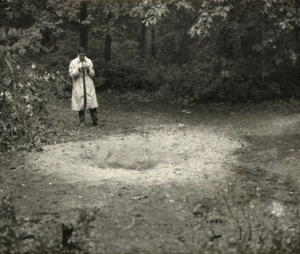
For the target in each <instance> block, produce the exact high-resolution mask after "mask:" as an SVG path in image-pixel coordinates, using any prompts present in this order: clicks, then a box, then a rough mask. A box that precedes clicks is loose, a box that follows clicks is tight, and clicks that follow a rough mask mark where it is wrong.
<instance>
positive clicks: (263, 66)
mask: <svg viewBox="0 0 300 254" xmlns="http://www.w3.org/2000/svg"><path fill="white" fill-rule="evenodd" d="M260 24H261V45H262V49H261V76H262V78H264V77H265V76H266V49H265V40H266V23H265V20H264V17H262V18H261V23H260Z"/></svg>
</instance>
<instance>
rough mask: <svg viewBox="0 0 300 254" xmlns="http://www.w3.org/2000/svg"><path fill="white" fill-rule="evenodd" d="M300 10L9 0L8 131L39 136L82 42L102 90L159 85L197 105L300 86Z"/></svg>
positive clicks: (295, 4)
mask: <svg viewBox="0 0 300 254" xmlns="http://www.w3.org/2000/svg"><path fill="white" fill-rule="evenodd" d="M299 11H300V5H299V0H291V1H285V0H264V1H251V0H247V1H241V0H214V1H195V0H170V1H162V0H155V1H154V0H148V1H112V0H111V1H108V0H107V1H73V0H65V1H59V0H43V1H37V0H26V1H23V0H22V1H21V0H3V1H2V2H1V4H0V58H1V61H0V67H1V70H2V77H1V86H0V93H1V101H0V102H1V109H0V110H1V120H0V129H1V135H0V139H1V140H0V141H1V142H10V141H11V140H12V139H15V138H18V139H19V138H20V137H21V136H22V137H27V140H32V138H33V139H34V136H35V135H34V134H32V135H29V134H28V133H29V131H28V130H29V129H30V128H29V126H31V125H32V123H33V122H34V121H38V120H36V117H37V113H36V112H37V111H43V110H44V109H45V106H44V103H45V98H44V97H45V95H46V94H47V93H49V92H51V95H54V94H56V95H59V97H65V91H64V90H65V89H69V90H70V89H71V85H70V80H69V78H68V65H69V62H70V60H71V59H72V58H74V57H75V56H76V49H77V47H78V45H79V42H80V43H81V44H82V43H84V44H86V45H87V46H88V56H89V57H90V58H91V59H92V60H93V62H94V66H95V70H96V77H95V79H94V81H95V84H96V87H97V88H98V89H99V90H105V89H117V90H119V91H120V92H125V91H128V90H136V89H145V90H146V91H149V90H154V91H159V92H160V93H161V94H163V95H165V96H167V97H169V98H170V97H172V98H173V97H175V98H178V100H180V101H183V100H186V101H187V102H188V103H187V105H188V104H189V103H191V102H206V101H247V100H255V101H258V100H269V99H273V98H279V97H280V98H281V97H286V96H288V97H291V96H299V73H300V72H299V59H298V58H299V47H300V44H299ZM79 37H80V40H79ZM33 63H34V64H35V65H37V66H38V68H37V69H36V70H35V72H37V70H38V72H40V73H39V74H38V75H35V76H41V75H42V76H44V75H45V72H46V71H47V73H49V75H50V74H51V75H52V74H55V73H57V71H59V72H60V75H59V76H60V80H61V81H58V79H56V80H55V82H52V83H51V82H50V83H51V84H52V88H53V87H55V89H52V90H47V89H48V86H49V79H47V78H46V79H44V78H43V80H42V79H39V78H36V77H34V78H33V76H31V77H29V76H28V75H29V73H30V71H28V69H29V68H30V66H31V65H32V64H33ZM61 75H62V77H61ZM57 81H58V82H57ZM28 84H30V86H31V87H29V85H28ZM34 89H36V91H34ZM28 91H30V93H28ZM24 96H29V97H30V98H31V100H30V101H31V102H30V107H29V103H28V102H27V104H26V103H25V102H24ZM47 96H48V97H49V94H47ZM31 107H32V110H33V114H31V115H30V113H28V112H29V111H30V110H29V109H30V108H31ZM33 119H35V120H33ZM23 127H24V128H23ZM29 136H30V138H29ZM30 142H31V141H30Z"/></svg>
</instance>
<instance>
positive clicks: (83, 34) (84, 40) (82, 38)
mask: <svg viewBox="0 0 300 254" xmlns="http://www.w3.org/2000/svg"><path fill="white" fill-rule="evenodd" d="M87 16H88V15H87V2H82V3H81V8H80V22H82V21H84V20H85V19H86V18H87ZM87 45H88V27H87V26H86V25H83V24H81V23H80V28H79V47H85V49H86V50H87Z"/></svg>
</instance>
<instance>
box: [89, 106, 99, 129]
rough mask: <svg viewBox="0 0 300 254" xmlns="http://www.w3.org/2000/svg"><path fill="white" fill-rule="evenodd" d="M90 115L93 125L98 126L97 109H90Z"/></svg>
mask: <svg viewBox="0 0 300 254" xmlns="http://www.w3.org/2000/svg"><path fill="white" fill-rule="evenodd" d="M89 110H90V114H91V118H92V121H93V124H94V125H97V124H98V117H97V108H90V109H89Z"/></svg>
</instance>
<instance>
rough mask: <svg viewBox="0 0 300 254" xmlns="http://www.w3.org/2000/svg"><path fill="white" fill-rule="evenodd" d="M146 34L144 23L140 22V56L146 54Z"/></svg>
mask: <svg viewBox="0 0 300 254" xmlns="http://www.w3.org/2000/svg"><path fill="white" fill-rule="evenodd" d="M146 34H147V30H146V24H145V23H142V27H141V42H140V48H141V53H142V56H144V55H145V54H146V42H147V38H146Z"/></svg>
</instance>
